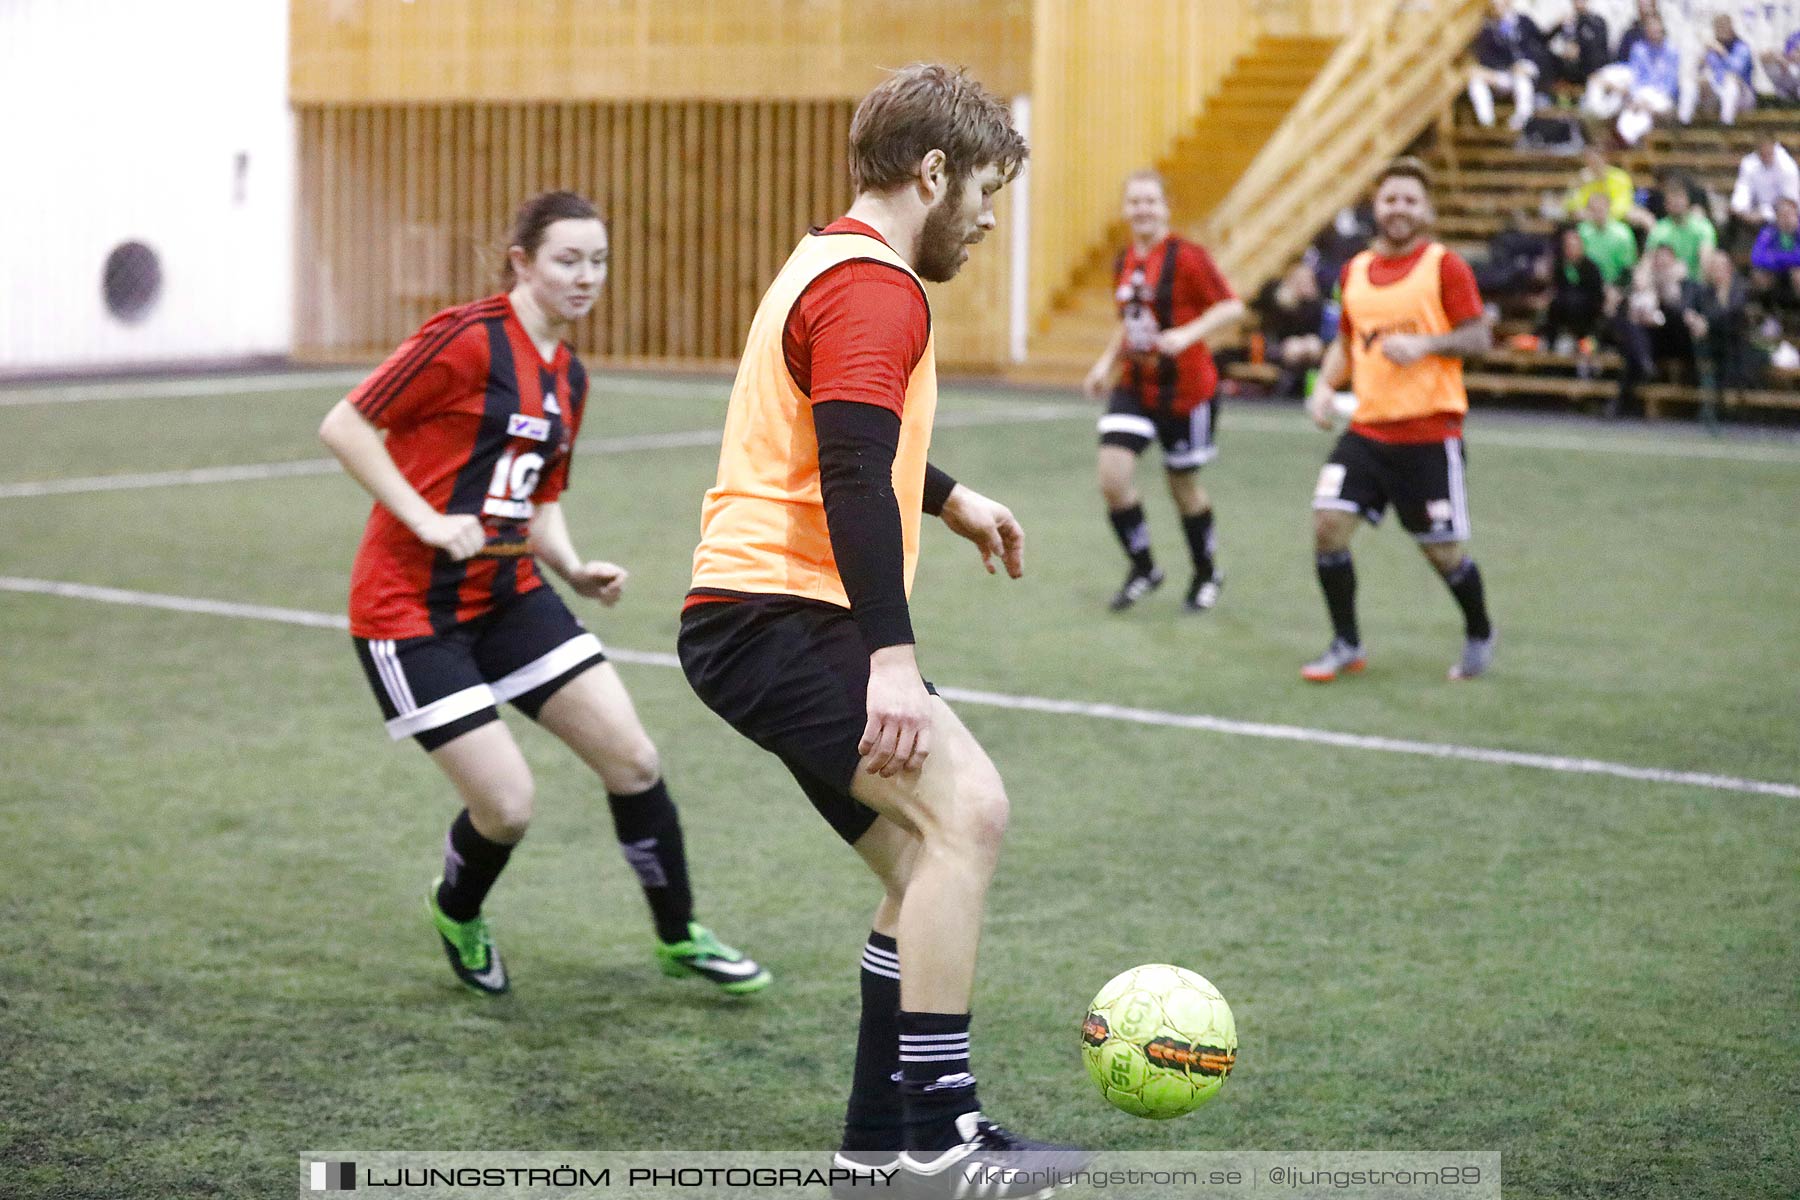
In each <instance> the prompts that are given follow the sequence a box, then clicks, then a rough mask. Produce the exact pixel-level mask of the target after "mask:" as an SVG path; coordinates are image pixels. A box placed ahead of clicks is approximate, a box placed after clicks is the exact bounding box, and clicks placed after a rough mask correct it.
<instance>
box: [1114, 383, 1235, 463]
mask: <svg viewBox="0 0 1800 1200" xmlns="http://www.w3.org/2000/svg"><path fill="white" fill-rule="evenodd" d="M1218 421H1219V400H1218V397H1216V396H1215V397H1213V398H1212V399H1211V400H1208V401H1207V402H1206V403H1205V404H1199V405H1196V406H1195V407H1194V409H1193V411H1191V412H1187V413H1183V414H1182V415H1180V416H1174V415H1172V414H1170V413H1165V412H1154V411H1152V410H1150V409H1148V408H1146V407H1144V402H1143V400H1142V399H1141V398H1140V397H1139V396H1138V395H1137V393H1135V392H1133V391H1131V390H1130V389H1129V388H1115V389H1113V394H1112V400H1111V401H1110V402H1109V403H1108V404H1107V406H1106V411H1105V412H1104V413H1102V414H1101V416H1100V444H1101V445H1102V446H1121V447H1123V448H1124V449H1126V450H1129V451H1131V452H1132V453H1133V454H1142V453H1143V452H1144V451H1145V449H1147V448H1148V447H1149V445H1150V443H1151V441H1153V440H1154V441H1155V442H1157V443H1158V444H1159V445H1161V446H1162V451H1163V466H1164V467H1166V468H1167V469H1168V470H1171V471H1192V470H1194V469H1195V468H1197V467H1203V466H1205V465H1206V464H1207V463H1209V462H1211V461H1212V460H1213V456H1214V455H1216V454H1218V452H1219V448H1218V446H1217V445H1216V444H1215V442H1214V440H1213V439H1214V434H1215V433H1216V431H1217V427H1218Z"/></svg>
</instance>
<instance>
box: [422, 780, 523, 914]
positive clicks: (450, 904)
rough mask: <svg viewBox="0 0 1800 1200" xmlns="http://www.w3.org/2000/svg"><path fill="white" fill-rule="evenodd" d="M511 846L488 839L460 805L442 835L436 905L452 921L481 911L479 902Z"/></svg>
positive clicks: (500, 868)
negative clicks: (441, 869)
mask: <svg viewBox="0 0 1800 1200" xmlns="http://www.w3.org/2000/svg"><path fill="white" fill-rule="evenodd" d="M512 852H513V848H512V847H511V846H509V845H507V844H505V843H504V842H490V841H488V839H486V838H484V837H482V836H481V832H480V831H479V830H477V829H476V828H475V823H474V822H473V821H471V820H469V810H468V809H466V808H465V809H463V810H462V811H461V812H459V813H457V814H456V820H454V821H452V822H450V832H449V834H448V835H447V836H446V837H445V838H444V882H442V883H440V884H439V885H438V890H437V905H438V908H439V910H441V911H442V912H443V914H444V915H445V916H446V917H449V918H450V919H451V920H452V921H470V920H473V919H474V918H475V917H476V916H478V915H479V914H480V913H481V902H482V901H483V900H485V899H487V894H488V889H489V888H491V887H493V886H494V880H496V879H498V878H500V872H501V871H502V870H504V869H505V868H506V860H507V859H509V858H511V857H512Z"/></svg>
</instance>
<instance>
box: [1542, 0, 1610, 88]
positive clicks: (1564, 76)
mask: <svg viewBox="0 0 1800 1200" xmlns="http://www.w3.org/2000/svg"><path fill="white" fill-rule="evenodd" d="M1546 40H1547V43H1548V48H1549V51H1550V61H1551V63H1552V65H1553V66H1554V68H1555V70H1554V78H1553V79H1552V80H1551V82H1555V83H1563V84H1571V85H1573V86H1574V88H1575V90H1576V92H1577V93H1580V92H1581V91H1583V90H1584V89H1586V87H1587V81H1588V78H1589V77H1590V76H1591V75H1593V73H1594V72H1595V71H1598V70H1599V69H1600V68H1601V67H1604V66H1605V65H1606V63H1607V61H1608V59H1609V58H1610V57H1611V55H1610V53H1609V52H1608V40H1607V33H1606V21H1605V19H1604V18H1603V17H1601V16H1600V14H1599V13H1596V12H1589V11H1588V0H1574V7H1573V8H1572V9H1571V11H1570V12H1569V15H1568V16H1566V17H1564V18H1563V20H1562V23H1561V24H1559V25H1555V26H1552V27H1551V28H1550V30H1549V31H1548V36H1547V39H1546Z"/></svg>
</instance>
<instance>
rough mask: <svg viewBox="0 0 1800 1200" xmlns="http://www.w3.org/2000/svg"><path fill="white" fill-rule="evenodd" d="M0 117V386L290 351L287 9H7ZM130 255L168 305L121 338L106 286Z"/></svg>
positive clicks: (36, 1) (276, 2)
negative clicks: (11, 379)
mask: <svg viewBox="0 0 1800 1200" xmlns="http://www.w3.org/2000/svg"><path fill="white" fill-rule="evenodd" d="M0 113H3V114H4V116H3V117H0V371H12V370H30V369H39V368H60V367H68V368H81V367H90V366H108V365H119V364H126V363H153V362H169V361H191V360H208V359H230V358H236V357H242V356H246V355H253V354H278V353H283V352H285V351H286V350H287V349H288V346H289V344H290V338H291V332H290V326H291V323H292V308H293V266H292V260H293V237H294V235H293V228H294V220H293V193H294V179H293V175H294V136H293V123H292V119H291V117H290V115H289V113H288V107H287V4H286V2H285V0H0ZM240 152H241V153H244V154H247V155H248V156H249V161H248V170H247V171H246V172H245V175H244V179H243V187H242V195H241V196H240V195H237V194H235V193H236V192H237V190H238V189H237V187H236V180H235V178H234V176H235V171H234V160H235V159H236V157H237V155H238V154H239V153H240ZM131 239H136V240H139V241H142V242H145V243H147V244H148V245H149V246H151V247H152V248H153V249H154V250H155V251H156V252H157V255H158V257H159V258H160V259H161V261H162V272H163V290H162V295H161V297H160V299H159V300H158V301H157V302H156V304H155V305H154V307H153V308H151V309H150V310H149V312H148V313H147V314H146V316H145V317H144V318H143V319H142V320H141V321H139V322H137V323H135V324H124V323H122V322H120V321H119V320H118V319H117V318H115V317H113V316H112V315H111V314H110V313H108V312H107V309H106V305H105V303H104V301H103V299H102V296H101V287H100V280H101V269H102V265H103V264H104V262H105V259H106V256H107V254H108V252H110V251H111V249H112V248H113V247H114V246H116V245H117V244H119V243H120V242H123V241H127V240H131Z"/></svg>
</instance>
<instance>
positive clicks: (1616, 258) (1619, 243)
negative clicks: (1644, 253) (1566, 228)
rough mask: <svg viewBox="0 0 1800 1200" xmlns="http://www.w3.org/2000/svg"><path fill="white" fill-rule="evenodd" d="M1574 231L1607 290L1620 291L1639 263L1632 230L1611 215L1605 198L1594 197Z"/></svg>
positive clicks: (1589, 201)
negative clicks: (1617, 288)
mask: <svg viewBox="0 0 1800 1200" xmlns="http://www.w3.org/2000/svg"><path fill="white" fill-rule="evenodd" d="M1575 230H1576V232H1577V233H1579V234H1580V235H1581V247H1582V249H1583V250H1585V251H1587V256H1588V257H1589V258H1591V259H1593V260H1594V265H1595V266H1597V267H1599V268H1600V278H1601V279H1604V280H1605V281H1606V286H1607V287H1608V288H1609V289H1611V288H1616V287H1618V286H1619V285H1620V283H1621V281H1623V280H1625V279H1626V277H1627V276H1629V275H1630V274H1631V268H1632V267H1633V266H1634V265H1635V264H1636V263H1637V259H1638V248H1637V239H1636V238H1634V237H1632V236H1631V228H1630V226H1628V225H1626V224H1625V222H1623V221H1621V220H1619V219H1618V218H1617V217H1614V216H1613V215H1612V212H1611V210H1610V208H1609V207H1608V205H1607V199H1606V197H1605V196H1602V195H1594V196H1590V197H1589V198H1588V203H1587V212H1586V214H1585V215H1584V216H1583V217H1582V219H1581V224H1579V225H1577V226H1576V227H1575Z"/></svg>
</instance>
